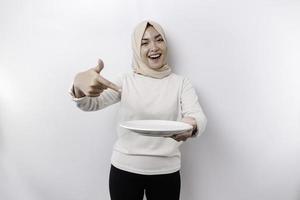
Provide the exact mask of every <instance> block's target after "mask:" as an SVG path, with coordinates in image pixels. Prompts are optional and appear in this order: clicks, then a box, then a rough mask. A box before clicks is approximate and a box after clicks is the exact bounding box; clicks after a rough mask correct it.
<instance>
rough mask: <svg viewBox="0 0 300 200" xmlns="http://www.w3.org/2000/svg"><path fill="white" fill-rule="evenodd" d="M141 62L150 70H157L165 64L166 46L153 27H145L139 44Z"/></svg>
mask: <svg viewBox="0 0 300 200" xmlns="http://www.w3.org/2000/svg"><path fill="white" fill-rule="evenodd" d="M141 58H142V61H143V62H144V63H145V64H146V65H147V66H148V67H150V68H152V69H154V70H157V69H159V68H161V67H162V66H164V65H165V64H166V58H167V45H166V43H165V41H164V39H163V37H162V36H161V35H160V33H159V32H157V30H155V28H153V26H151V25H149V26H147V28H146V30H145V33H144V35H143V37H142V43H141Z"/></svg>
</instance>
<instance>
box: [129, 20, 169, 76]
mask: <svg viewBox="0 0 300 200" xmlns="http://www.w3.org/2000/svg"><path fill="white" fill-rule="evenodd" d="M148 24H149V25H152V26H153V27H154V29H155V30H156V31H157V32H159V33H160V34H161V36H162V38H163V40H164V42H165V43H166V44H167V41H166V38H165V33H164V30H163V29H162V27H161V26H160V25H159V24H158V23H156V22H153V21H148V20H147V21H142V22H141V23H139V24H138V25H137V26H136V27H135V29H134V32H133V34H132V40H131V42H132V49H133V59H132V68H133V70H134V72H135V73H137V74H141V75H144V76H148V77H152V78H158V79H161V78H164V77H166V76H168V75H170V74H171V68H170V66H169V65H168V64H167V63H164V65H163V66H162V67H161V68H159V69H155V70H154V69H152V68H150V67H148V66H147V65H146V64H145V63H144V62H143V61H142V58H141V53H140V52H141V43H142V38H143V35H144V32H145V30H146V28H147V26H148ZM166 60H167V59H166Z"/></svg>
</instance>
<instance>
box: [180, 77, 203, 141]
mask: <svg viewBox="0 0 300 200" xmlns="http://www.w3.org/2000/svg"><path fill="white" fill-rule="evenodd" d="M180 103H181V112H182V117H194V118H195V119H196V122H197V129H198V131H197V132H196V136H197V137H198V136H200V135H202V134H203V132H204V130H205V128H206V124H207V118H206V116H205V114H204V112H203V110H202V107H201V105H200V103H199V101H198V96H197V94H196V91H195V89H194V88H193V86H192V84H191V81H190V80H189V79H187V78H184V79H183V85H182V93H181V98H180Z"/></svg>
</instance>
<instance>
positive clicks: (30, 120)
mask: <svg viewBox="0 0 300 200" xmlns="http://www.w3.org/2000/svg"><path fill="white" fill-rule="evenodd" d="M143 19H152V20H154V21H157V22H159V23H160V24H161V25H162V26H163V27H164V29H165V32H166V35H167V38H168V43H169V50H170V51H169V56H170V57H169V58H170V64H171V65H172V66H173V68H174V71H175V72H177V73H179V74H181V75H184V76H187V77H189V78H190V79H191V80H192V83H193V85H194V87H195V89H196V90H197V93H198V96H199V100H200V103H201V105H202V107H203V109H204V111H205V113H206V115H207V118H208V126H207V130H206V132H205V134H204V135H202V136H201V137H200V138H197V139H193V140H189V141H187V142H186V143H185V144H183V146H182V148H181V149H182V170H181V174H182V193H181V199H183V200H299V199H300V104H299V103H300V92H299V91H300V78H299V77H300V68H299V67H300V37H299V36H300V1H297V0H286V1H284V0H273V1H272V0H252V1H246V0H226V1H224V0H202V1H196V0H195V1H191V0H190V1H188V0H185V1H180V0H172V1H171V0H168V1H166V0H165V1H159V0H152V1H139V0H136V1H134V0H132V1H130V0H127V1H125V0H119V1H116V0H106V1H100V0H81V1H71V0H51V1H50V0H49V1H41V0H27V1H25V0H23V1H22V0H1V1H0V199H1V200H100V199H101V200H106V199H107V200H108V199H109V193H108V173H109V167H110V155H111V151H112V145H113V143H114V141H115V139H116V132H115V130H116V128H115V126H116V124H115V115H116V111H117V109H118V104H116V105H114V106H112V107H109V108H106V109H104V110H102V111H99V112H92V113H86V112H82V111H80V110H79V109H77V108H76V106H75V104H74V103H73V102H72V101H71V99H70V96H69V95H68V93H67V91H68V89H69V86H70V85H71V82H72V80H73V78H74V75H75V74H76V73H77V72H79V71H82V70H86V69H88V68H90V67H94V66H95V65H96V63H97V59H98V58H99V57H100V58H102V59H103V60H104V62H105V68H104V70H103V76H105V77H106V78H108V79H113V78H114V76H115V75H116V74H118V73H122V72H128V71H129V70H131V66H130V64H131V55H132V54H131V43H130V39H131V33H132V30H133V28H134V26H135V25H136V24H137V23H138V22H140V21H141V20H143Z"/></svg>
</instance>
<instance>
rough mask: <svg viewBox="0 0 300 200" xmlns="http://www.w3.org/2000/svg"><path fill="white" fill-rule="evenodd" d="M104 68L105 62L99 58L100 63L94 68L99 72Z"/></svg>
mask: <svg viewBox="0 0 300 200" xmlns="http://www.w3.org/2000/svg"><path fill="white" fill-rule="evenodd" d="M103 68H104V63H103V61H102V60H101V59H100V58H99V60H98V65H97V66H96V67H95V68H94V70H95V71H96V72H97V73H98V74H99V73H100V72H101V71H102V69H103Z"/></svg>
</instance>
